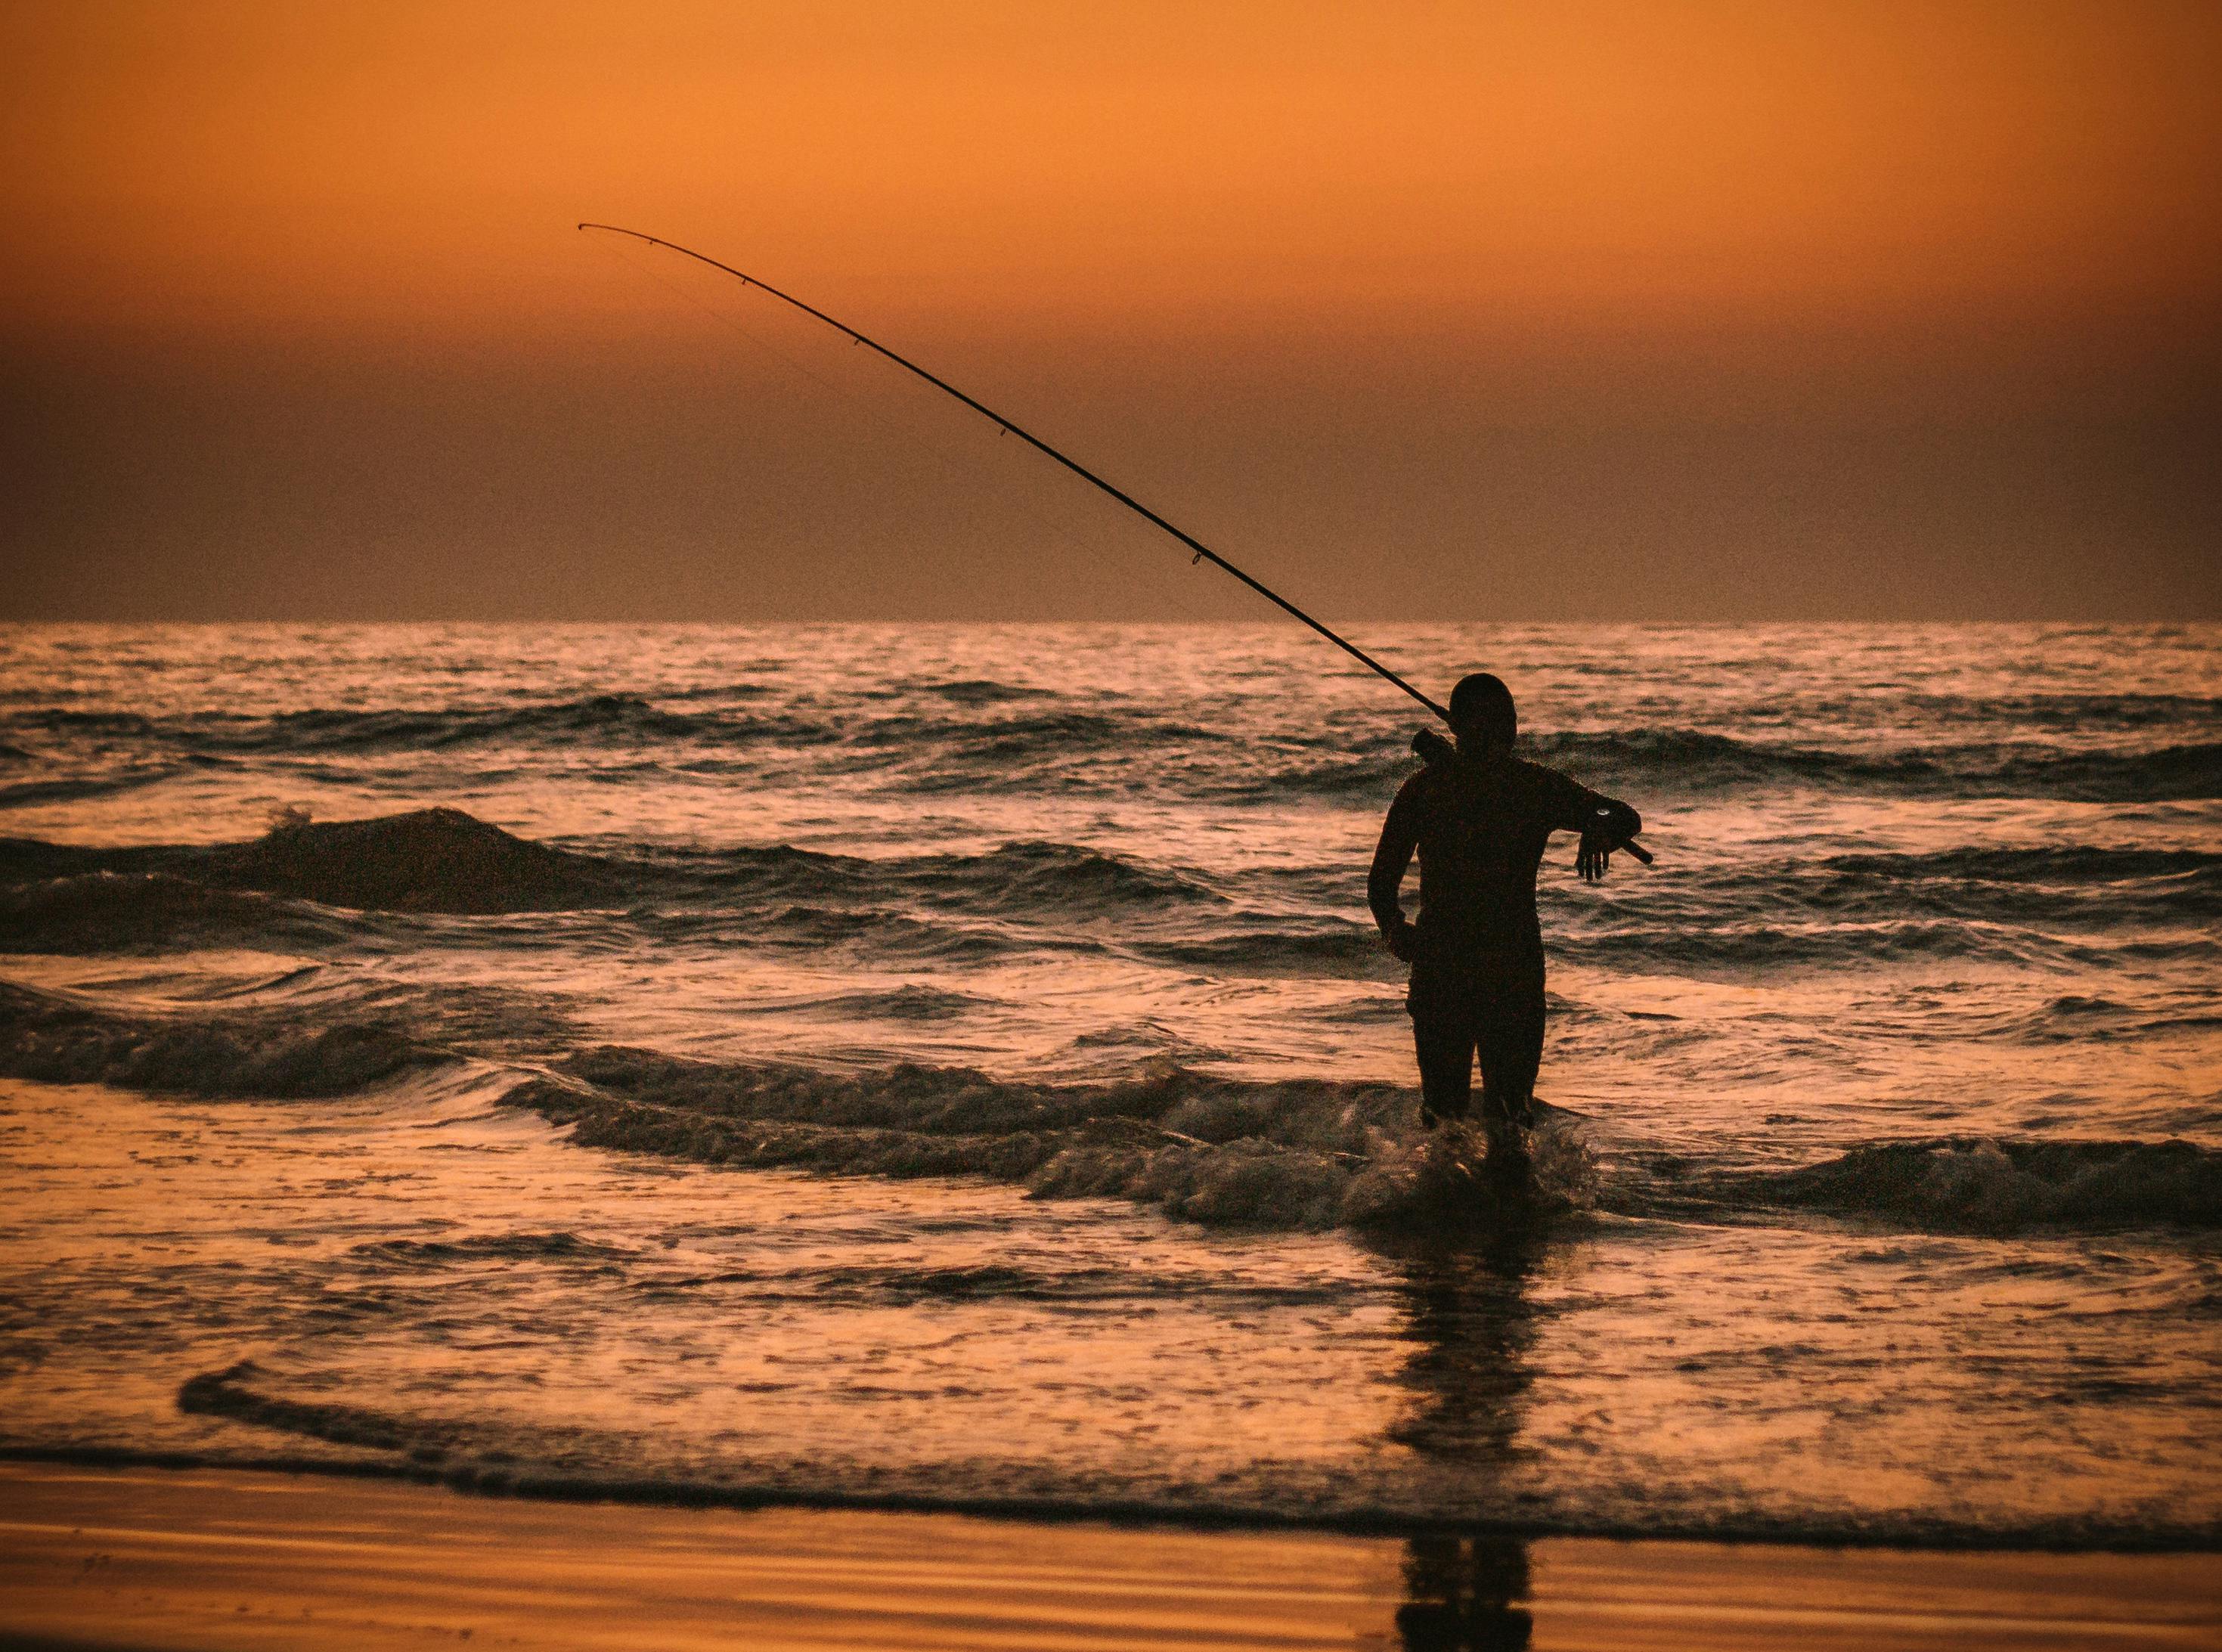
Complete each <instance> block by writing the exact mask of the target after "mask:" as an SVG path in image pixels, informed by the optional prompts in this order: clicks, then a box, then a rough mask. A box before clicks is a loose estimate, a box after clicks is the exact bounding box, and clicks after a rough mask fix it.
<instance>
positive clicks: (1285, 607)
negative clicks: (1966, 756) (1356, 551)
mask: <svg viewBox="0 0 2222 1652" xmlns="http://www.w3.org/2000/svg"><path fill="white" fill-rule="evenodd" d="M579 228H581V229H600V230H604V231H606V232H607V233H608V234H610V235H613V236H631V237H632V239H633V240H635V241H644V242H647V243H648V244H649V245H650V246H651V247H662V248H667V249H668V250H669V251H671V252H675V253H677V254H680V255H681V256H682V257H686V258H691V259H693V260H694V261H695V262H697V263H700V264H707V265H708V266H709V267H711V268H712V269H715V270H723V271H725V273H726V274H728V275H730V276H732V277H733V278H734V279H735V280H738V281H739V282H740V283H741V285H742V286H752V287H756V288H757V289H758V290H760V291H761V292H764V293H766V294H767V295H769V297H771V298H777V299H778V300H779V301H780V302H781V304H788V305H794V307H795V308H796V309H797V310H800V311H802V313H803V314H804V315H806V316H814V317H817V318H818V319H819V321H822V322H824V323H825V324H826V325H827V326H828V327H831V328H832V329H834V330H836V331H838V332H842V333H846V334H847V335H848V336H850V337H851V338H853V339H855V340H856V341H857V343H859V344H862V345H863V347H864V348H865V349H869V350H877V351H878V352H879V353H880V354H881V355H884V356H885V357H887V359H888V361H892V362H894V364H895V365H896V366H897V367H901V368H903V369H904V370H905V371H907V372H910V373H914V374H917V375H918V376H919V377H920V378H921V379H923V380H926V383H928V384H930V385H932V386H933V387H934V388H935V389H936V390H944V391H946V392H948V393H949V394H951V395H952V396H954V397H956V398H957V400H959V401H961V402H963V404H964V405H966V406H967V407H970V409H971V410H972V411H974V412H976V413H978V414H980V415H981V416H982V417H983V418H987V419H989V420H990V421H992V422H993V423H994V424H997V425H999V426H1001V428H1002V429H1004V430H1008V431H1009V432H1010V433H1011V434H1012V435H1013V436H1015V437H1018V438H1019V440H1020V441H1021V442H1024V443H1026V444H1027V445H1028V446H1029V447H1032V448H1034V449H1037V450H1038V451H1039V452H1042V453H1045V454H1047V455H1049V456H1050V457H1051V458H1052V459H1054V460H1056V461H1057V462H1058V463H1059V464H1061V465H1063V466H1064V468H1066V469H1067V470H1069V471H1070V472H1071V473H1072V474H1074V475H1076V476H1077V477H1079V478H1080V479H1081V480H1082V481H1085V482H1089V483H1090V484H1092V485H1093V486H1095V487H1100V488H1102V490H1103V491H1104V492H1105V493H1108V494H1109V495H1110V496H1111V497H1112V498H1113V499H1117V500H1118V501H1119V503H1120V504H1121V505H1123V506H1126V507H1127V509H1128V510H1130V511H1133V512H1135V513H1136V514H1138V515H1139V516H1140V517H1142V518H1144V519H1145V520H1146V521H1148V522H1150V523H1151V524H1153V525H1154V526H1157V527H1159V528H1162V529H1164V531H1166V532H1167V533H1169V534H1171V535H1172V537H1174V538H1176V539H1177V540H1179V541H1180V542H1181V543H1183V545H1186V546H1187V547H1188V548H1189V550H1192V551H1194V552H1195V553H1196V556H1195V558H1194V560H1196V561H1197V562H1209V563H1210V564H1211V565H1212V566H1213V567H1214V568H1219V569H1221V571H1223V572H1225V573H1228V574H1232V575H1233V576H1234V577H1235V578H1236V579H1238V580H1240V581H1242V583H1243V584H1245V585H1246V586H1248V587H1250V588H1251V589H1252V590H1253V591H1255V592H1256V593H1257V594H1259V596H1261V597H1263V598H1265V600H1266V601H1268V602H1270V603H1271V604H1272V605H1273V606H1275V607H1277V608H1279V609H1280V610H1281V611H1282V612H1284V613H1288V614H1291V615H1293V616H1295V617H1296V619H1301V620H1302V621H1303V622H1304V624H1306V625H1309V626H1310V627H1311V628H1312V629H1313V630H1314V631H1317V632H1318V633H1319V634H1320V635H1321V636H1322V637H1324V638H1327V639H1328V641H1329V642H1330V643H1333V644H1334V645H1335V646H1336V647H1337V648H1339V649H1340V650H1342V651H1343V652H1344V653H1346V654H1347V655H1349V656H1351V658H1353V659H1354V660H1356V661H1357V662H1358V663H1359V664H1361V665H1363V666H1365V668H1366V669H1368V670H1371V671H1374V672H1378V674H1379V675H1382V676H1384V677H1386V678H1388V680H1389V681H1390V682H1393V683H1395V684H1396V685H1397V687H1398V688H1402V689H1403V691H1404V692H1405V693H1406V694H1409V695H1411V696H1412V698H1413V699H1415V700H1418V701H1419V702H1420V703H1421V704H1422V706H1425V707H1427V708H1428V710H1429V711H1431V712H1433V713H1434V714H1435V715H1436V716H1438V717H1440V718H1441V719H1443V721H1445V722H1446V723H1447V722H1449V721H1450V720H1451V714H1450V711H1449V709H1448V708H1447V707H1444V706H1441V705H1438V704H1437V703H1436V702H1435V701H1434V700H1430V699H1428V696H1427V695H1425V694H1422V693H1421V692H1420V691H1419V690H1418V689H1417V688H1414V687H1413V686H1412V685H1411V684H1410V683H1409V682H1405V681H1404V679H1403V678H1402V677H1400V676H1398V675H1397V674H1396V673H1395V672H1394V671H1391V670H1390V669H1389V668H1388V667H1387V666H1385V665H1384V664H1382V663H1381V662H1380V661H1378V660H1377V659H1375V658H1374V657H1373V656H1371V654H1368V653H1367V652H1366V651H1365V650H1364V649H1362V648H1360V647H1359V646H1358V645H1357V644H1355V643H1352V642H1350V641H1348V640H1346V638H1341V637H1339V636H1337V635H1336V634H1335V633H1334V631H1329V630H1328V628H1327V627H1326V626H1325V625H1321V624H1320V622H1319V621H1318V620H1316V619H1313V618H1312V617H1311V616H1310V615H1309V614H1308V613H1306V612H1304V611H1303V610H1302V608H1299V607H1298V606H1296V604H1295V603H1293V602H1291V601H1290V600H1288V598H1286V597H1284V596H1283V595H1282V594H1280V593H1279V592H1278V591H1276V590H1273V589H1272V588H1271V587H1269V586H1267V585H1265V583H1264V582H1263V581H1259V580H1256V579H1253V578H1252V577H1251V575H1248V574H1246V573H1245V572H1243V570H1242V569H1240V568H1237V567H1236V566H1235V565H1234V564H1233V562H1228V561H1227V558H1226V557H1224V556H1221V555H1220V554H1219V553H1218V552H1217V551H1215V550H1212V548H1211V547H1210V546H1208V545H1207V544H1205V543H1203V542H1202V540H1201V539H1198V538H1196V537H1195V536H1194V535H1192V534H1188V533H1183V531H1181V530H1180V529H1178V528H1177V527H1175V526H1174V525H1173V524H1171V523H1170V522H1168V521H1166V520H1165V519H1164V518H1163V517H1161V516H1159V515H1158V513H1157V512H1155V511H1152V509H1151V508H1150V507H1149V506H1146V505H1145V504H1143V503H1142V502H1141V500H1139V499H1136V498H1135V497H1134V496H1133V494H1131V493H1127V492H1126V491H1125V490H1123V489H1121V488H1119V487H1114V486H1113V485H1112V484H1111V483H1109V482H1107V481H1104V480H1103V478H1102V477H1101V476H1099V475H1097V474H1095V472H1094V471H1092V470H1090V469H1089V468H1088V467H1087V466H1086V465H1083V464H1082V463H1081V462H1079V461H1078V460H1076V459H1075V458H1072V457H1071V456H1070V455H1067V454H1064V453H1060V452H1058V450H1057V449H1055V448H1053V447H1051V446H1050V444H1049V443H1046V442H1045V441H1043V440H1042V439H1041V437H1038V436H1036V435H1035V434H1034V433H1033V431H1032V430H1026V429H1024V428H1022V427H1021V426H1020V425H1017V424H1013V423H1012V422H1011V421H1010V420H1009V419H1007V418H1004V417H1003V416H1002V415H1001V413H999V412H997V411H995V409H994V408H992V407H989V406H987V405H984V404H982V403H981V402H978V401H976V400H975V399H973V398H971V397H970V396H968V395H966V394H965V393H963V391H961V390H959V389H958V388H957V386H955V385H953V384H951V383H950V382H949V380H946V379H944V378H940V377H938V376H937V375H936V374H931V373H928V372H927V371H926V369H925V368H924V367H920V366H919V364H918V363H917V362H915V361H912V360H910V359H909V358H908V357H907V356H902V355H896V354H895V353H894V351H893V350H891V349H888V347H887V346H886V345H884V344H882V343H881V342H879V340H877V339H876V338H867V337H865V336H864V335H863V334H862V333H860V332H858V331H857V330H856V329H855V328H854V327H851V326H850V325H849V324H848V323H846V322H843V321H836V320H835V319H834V318H833V317H831V316H829V315H827V314H826V313H825V311H823V310H820V309H819V308H818V307H817V306H816V305H807V304H805V303H804V302H803V301H802V300H801V299H800V298H796V297H794V295H793V294H792V293H788V292H781V291H780V290H779V289H778V288H777V287H775V286H772V285H771V284H770V283H769V282H768V281H760V280H757V279H756V277H755V276H753V275H747V274H744V273H742V272H741V271H739V270H737V269H735V268H734V267H732V266H731V264H725V263H720V262H719V261H718V260H716V259H714V258H712V257H711V256H710V255H709V254H707V253H698V252H696V251H695V250H694V248H691V247H682V246H681V245H680V244H679V243H678V242H675V241H666V240H664V239H663V238H662V236H650V235H643V233H642V232H641V231H639V230H637V229H622V228H620V227H619V226H618V225H617V224H614V223H582V224H581V225H580V226H579Z"/></svg>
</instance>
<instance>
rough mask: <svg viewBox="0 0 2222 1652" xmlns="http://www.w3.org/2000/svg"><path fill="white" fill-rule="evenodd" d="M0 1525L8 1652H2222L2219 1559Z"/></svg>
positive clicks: (929, 1535)
mask: <svg viewBox="0 0 2222 1652" xmlns="http://www.w3.org/2000/svg"><path fill="white" fill-rule="evenodd" d="M0 1508H4V1513H0V1533H4V1534H5V1536H4V1541H0V1647H7V1648H60V1647H69V1648H95V1647H98V1648H165V1649H261V1648H280V1647H317V1648H338V1649H373V1648H380V1649H382V1648H392V1647H421V1646H456V1645H470V1646H532V1647H543V1648H547V1647H553V1648H580V1649H588V1648H618V1647H629V1648H657V1649H668V1652H686V1649H692V1648H703V1649H707V1648H711V1647H719V1648H731V1647H737V1646H746V1647H830V1646H843V1647H866V1648H876V1647H888V1648H896V1647H901V1648H955V1647H1013V1648H1015V1647H1057V1648H1073V1649H1095V1648H1118V1647H1171V1646H1183V1647H1221V1648H1247V1647H1256V1648H1267V1647H1271V1648H1278V1649H1290V1648H1302V1647H1351V1646H1381V1647H1399V1646H1409V1647H1419V1648H1453V1647H1471V1648H1512V1647H1518V1646H1522V1645H1526V1644H1530V1643H1532V1644H1533V1645H1535V1646H1536V1647H1538V1648H1544V1647H1554V1648H1599V1649H1603V1648H1613V1649H1625V1652H1640V1649H1668V1648H1692V1649H1695V1648H1700V1647H1702V1648H1707V1649H1723V1648H1729V1649H1733V1648H1742V1647H1754V1648H1756V1647H1784V1646H1793V1645H1794V1646H1798V1647H1803V1648H1833V1647H1842V1648H1847V1649H1849V1648H1855V1647H1857V1648H1878V1647H1898V1648H1929V1647H1935V1648H1939V1649H1942V1648H1947V1647H1951V1648H1968V1647H2015V1648H2066V1647H2094V1648H2095V1647H2109V1648H2122V1647H2145V1646H2150V1647H2193V1646H2213V1645H2216V1644H2218V1643H2222V1583H2218V1579H2222V1561H2218V1558H2217V1557H2216V1556H2214V1555H2090V1554H2083V1555H2029V1554H1984V1553H1934V1552H1916V1551H1906V1550H1887V1549H1866V1550H1861V1549H1851V1550H1831V1549H1817V1548H1792V1547H1773V1546H1767V1545H1729V1544H1710V1543H1688V1542H1609V1541H1604V1540H1598V1539H1589V1538H1542V1539H1537V1540H1533V1541H1525V1542H1523V1541H1520V1540H1515V1539H1508V1538H1480V1539H1468V1540H1465V1541H1463V1542H1460V1541H1458V1540H1453V1539H1418V1540H1410V1541H1407V1540H1402V1539H1396V1538H1378V1537H1349V1536H1334V1535H1328V1534H1291V1533H1262V1532H1259V1533H1236V1532H1223V1531H1222V1532H1194V1531H1183V1530H1170V1529H1166V1528H1162V1527H1159V1528H1149V1529H1133V1528H1123V1527H1116V1526H1109V1525H1100V1524H1052V1523H1032V1522H1026V1521H1014V1520H989V1519H979V1518H973V1517H963V1516H955V1515H919V1514H879V1513H856V1512H825V1511H799V1510H767V1511H748V1512H740V1511H718V1510H679V1509H649V1508H638V1507H631V1506H624V1505H618V1504H564V1503H550V1502H534V1501H525V1500H505V1499H489V1498H474V1497H468V1496H463V1495H460V1494H457V1493H455V1492H448V1491H444V1490H441V1489H437V1488H434V1487H428V1486H412V1485H406V1484H401V1483H396V1482H386V1481H357V1480H348V1479H323V1478H318V1477H314V1476H305V1475H304V1476H293V1475H282V1474H262V1473H235V1472H214V1471H186V1472H170V1471H165V1470H159V1469H122V1470H107V1469H88V1468H79V1467H63V1466H49V1465H42V1464H8V1465H0ZM1531 1624H1532V1641H1531V1638H1530V1636H1531Z"/></svg>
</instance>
